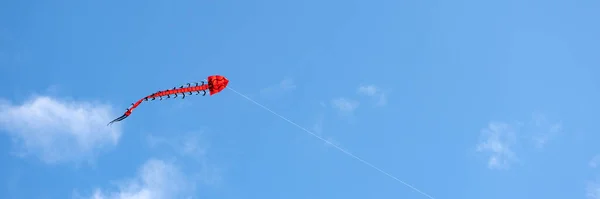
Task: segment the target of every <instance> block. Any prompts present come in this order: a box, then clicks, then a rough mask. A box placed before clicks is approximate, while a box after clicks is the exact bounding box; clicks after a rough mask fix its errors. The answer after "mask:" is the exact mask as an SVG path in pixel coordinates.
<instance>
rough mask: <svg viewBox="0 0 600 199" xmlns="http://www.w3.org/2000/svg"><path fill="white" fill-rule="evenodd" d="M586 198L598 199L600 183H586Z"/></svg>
mask: <svg viewBox="0 0 600 199" xmlns="http://www.w3.org/2000/svg"><path fill="white" fill-rule="evenodd" d="M586 191H587V194H586V196H587V198H589V199H600V184H599V183H597V182H589V183H588V184H587V188H586Z"/></svg>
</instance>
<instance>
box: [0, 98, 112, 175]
mask: <svg viewBox="0 0 600 199" xmlns="http://www.w3.org/2000/svg"><path fill="white" fill-rule="evenodd" d="M113 115H114V114H112V113H111V107H110V106H108V105H105V104H98V103H91V102H85V101H66V100H59V99H55V98H52V97H47V96H38V97H35V98H33V99H31V100H29V101H26V102H24V103H22V104H17V105H15V104H11V103H9V102H7V101H1V102H0V129H3V130H4V131H5V132H7V133H8V135H10V136H12V137H13V138H14V139H13V141H14V142H15V149H16V150H15V154H17V155H19V156H21V157H24V156H28V155H33V156H36V157H38V158H40V159H41V160H42V161H43V162H45V163H50V164H55V163H63V162H81V161H92V160H93V158H94V156H95V155H96V154H98V153H99V152H101V151H102V150H107V149H110V148H111V147H114V146H116V145H117V144H118V142H119V138H120V136H121V130H120V128H119V126H118V125H117V126H113V127H107V126H106V121H110V119H111V117H112V116H113Z"/></svg>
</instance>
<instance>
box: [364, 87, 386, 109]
mask: <svg viewBox="0 0 600 199" xmlns="http://www.w3.org/2000/svg"><path fill="white" fill-rule="evenodd" d="M357 93H358V94H361V95H366V96H368V97H371V98H373V99H374V100H375V105H377V106H385V105H386V104H387V95H386V93H385V92H384V91H383V90H382V89H381V88H379V87H377V86H375V85H361V86H359V87H358V89H357Z"/></svg>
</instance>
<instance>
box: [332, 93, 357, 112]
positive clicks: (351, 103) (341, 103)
mask: <svg viewBox="0 0 600 199" xmlns="http://www.w3.org/2000/svg"><path fill="white" fill-rule="evenodd" d="M359 104H360V103H359V102H358V101H356V100H352V99H348V98H343V97H340V98H336V99H333V100H331V105H332V106H333V107H334V108H335V109H337V110H338V111H339V112H340V113H341V114H342V115H352V113H353V112H354V110H356V108H358V106H359Z"/></svg>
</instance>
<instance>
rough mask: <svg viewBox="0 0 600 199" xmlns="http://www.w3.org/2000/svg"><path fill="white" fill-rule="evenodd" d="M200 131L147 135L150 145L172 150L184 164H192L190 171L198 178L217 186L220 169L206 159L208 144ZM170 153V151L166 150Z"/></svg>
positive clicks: (220, 179) (220, 178)
mask: <svg viewBox="0 0 600 199" xmlns="http://www.w3.org/2000/svg"><path fill="white" fill-rule="evenodd" d="M200 135H201V134H200V133H189V134H186V135H182V136H176V137H170V138H166V137H159V136H153V135H149V136H148V143H149V145H150V147H152V148H155V149H160V151H163V152H164V151H167V152H168V151H169V150H174V152H175V154H177V156H178V157H180V160H182V161H184V162H186V165H194V167H193V169H192V171H190V173H195V174H194V175H196V176H198V178H197V179H198V180H201V181H202V182H203V183H204V184H206V185H211V186H217V185H219V184H220V183H221V181H222V177H221V169H220V168H218V167H216V166H214V165H212V164H210V163H209V161H208V153H207V152H208V148H209V144H208V142H206V141H205V140H203V139H201V136H200ZM168 153H170V152H168Z"/></svg>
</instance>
